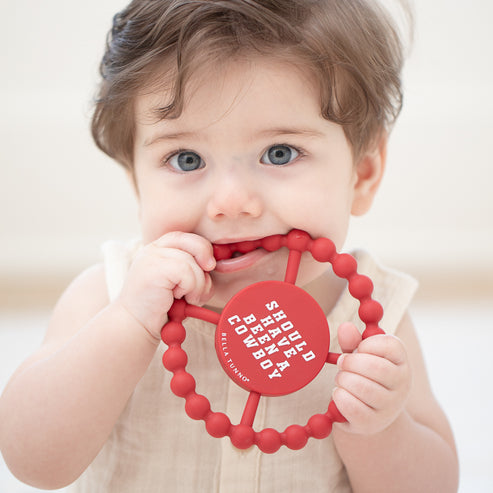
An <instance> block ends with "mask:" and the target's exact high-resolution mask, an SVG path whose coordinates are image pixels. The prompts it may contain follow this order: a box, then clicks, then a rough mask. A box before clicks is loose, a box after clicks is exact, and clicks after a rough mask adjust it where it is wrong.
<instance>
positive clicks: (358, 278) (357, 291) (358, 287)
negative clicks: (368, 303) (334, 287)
mask: <svg viewBox="0 0 493 493" xmlns="http://www.w3.org/2000/svg"><path fill="white" fill-rule="evenodd" d="M348 289H349V292H350V293H351V295H352V296H354V297H355V298H356V299H358V300H362V299H364V298H369V297H370V296H371V293H373V282H372V281H371V279H370V278H369V277H367V276H363V275H361V274H356V275H354V276H352V277H351V279H349V286H348Z"/></svg>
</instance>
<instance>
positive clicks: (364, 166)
mask: <svg viewBox="0 0 493 493" xmlns="http://www.w3.org/2000/svg"><path fill="white" fill-rule="evenodd" d="M387 139H388V136H387V134H386V133H384V134H383V135H382V136H381V137H380V138H379V140H378V141H377V143H376V145H374V146H372V147H371V148H370V149H369V150H368V151H366V152H365V153H364V154H363V155H362V156H361V158H360V159H359V161H358V162H357V164H356V182H355V185H354V197H353V204H352V207H351V214H353V215H354V216H361V215H363V214H365V213H366V212H368V210H369V209H370V207H371V204H372V203H373V199H374V197H375V194H376V193H377V190H378V186H379V185H380V182H381V181H382V177H383V173H384V171H385V162H386V159H387Z"/></svg>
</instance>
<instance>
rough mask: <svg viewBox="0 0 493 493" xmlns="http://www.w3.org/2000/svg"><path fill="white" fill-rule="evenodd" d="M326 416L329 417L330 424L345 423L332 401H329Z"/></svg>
mask: <svg viewBox="0 0 493 493" xmlns="http://www.w3.org/2000/svg"><path fill="white" fill-rule="evenodd" d="M326 414H327V415H328V416H330V418H331V421H332V422H334V421H335V422H337V423H344V422H345V421H347V420H346V418H345V417H344V416H343V415H342V414H341V413H340V412H339V409H337V406H336V403H335V402H334V401H330V404H329V409H328V411H327V413H326Z"/></svg>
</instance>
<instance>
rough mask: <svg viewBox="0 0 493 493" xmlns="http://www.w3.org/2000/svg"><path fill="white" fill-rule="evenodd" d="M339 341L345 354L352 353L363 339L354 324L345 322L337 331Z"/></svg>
mask: <svg viewBox="0 0 493 493" xmlns="http://www.w3.org/2000/svg"><path fill="white" fill-rule="evenodd" d="M337 339H338V341H339V346H341V350H342V352H343V353H352V352H353V351H354V350H355V349H356V348H357V347H358V346H359V343H360V342H361V340H362V337H361V334H360V333H359V331H358V329H357V328H356V326H355V325H354V324H352V323H351V322H344V323H343V324H341V325H340V326H339V329H338V330H337Z"/></svg>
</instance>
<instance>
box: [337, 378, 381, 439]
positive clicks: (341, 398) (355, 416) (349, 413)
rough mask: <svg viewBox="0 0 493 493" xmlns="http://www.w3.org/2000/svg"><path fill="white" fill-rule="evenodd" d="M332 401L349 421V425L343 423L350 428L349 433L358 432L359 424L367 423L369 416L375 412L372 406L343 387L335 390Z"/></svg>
mask: <svg viewBox="0 0 493 493" xmlns="http://www.w3.org/2000/svg"><path fill="white" fill-rule="evenodd" d="M332 399H333V400H334V403H335V405H336V406H337V409H338V410H339V412H340V413H341V414H342V415H343V416H344V417H345V418H346V420H347V421H348V424H347V425H346V424H344V423H343V426H344V427H346V426H347V427H348V431H358V430H357V428H358V424H359V423H365V422H367V421H368V419H369V416H370V415H371V414H372V413H373V412H374V411H373V409H372V408H371V407H370V406H368V405H366V404H365V403H364V402H363V401H361V400H359V399H358V398H357V397H355V396H354V395H353V394H351V393H350V392H348V391H347V390H346V389H343V388H341V387H335V388H334V390H333V392H332ZM353 427H354V428H356V429H353Z"/></svg>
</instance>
